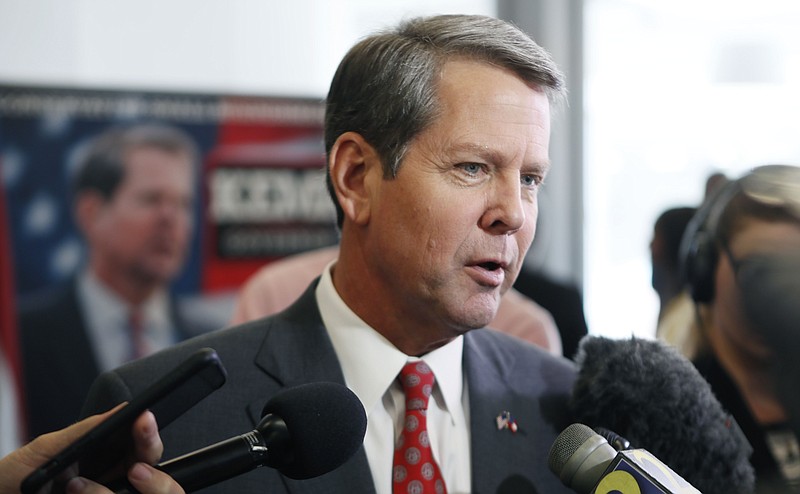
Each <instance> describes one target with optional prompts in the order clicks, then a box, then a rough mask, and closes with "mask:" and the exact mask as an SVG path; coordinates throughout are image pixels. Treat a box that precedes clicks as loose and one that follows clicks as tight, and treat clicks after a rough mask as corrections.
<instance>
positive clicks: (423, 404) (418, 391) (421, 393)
mask: <svg viewBox="0 0 800 494" xmlns="http://www.w3.org/2000/svg"><path fill="white" fill-rule="evenodd" d="M434 381H435V378H434V377H433V372H432V371H431V368H430V367H428V364H426V363H425V362H423V361H421V360H419V361H417V362H409V363H407V364H406V365H405V366H403V370H401V371H400V383H401V384H402V385H403V392H405V395H406V410H427V409H428V398H430V396H431V391H433V383H434Z"/></svg>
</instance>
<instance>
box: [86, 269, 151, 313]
mask: <svg viewBox="0 0 800 494" xmlns="http://www.w3.org/2000/svg"><path fill="white" fill-rule="evenodd" d="M89 271H90V272H91V273H92V275H93V276H94V277H95V279H97V281H99V282H100V283H102V284H103V286H104V287H106V288H107V289H108V290H110V291H112V292H113V293H114V294H115V295H116V296H117V297H119V298H120V299H122V300H124V301H125V302H127V303H128V304H130V305H131V306H139V305H142V304H143V303H144V302H145V301H146V300H147V299H148V298H150V297H151V296H152V295H153V293H155V291H156V290H157V289H158V286H157V285H156V284H154V283H143V282H141V281H140V280H136V279H135V278H133V277H131V276H126V275H124V274H123V273H119V272H113V271H111V270H108V269H98V268H97V267H96V266H95V265H91V264H90V266H89Z"/></svg>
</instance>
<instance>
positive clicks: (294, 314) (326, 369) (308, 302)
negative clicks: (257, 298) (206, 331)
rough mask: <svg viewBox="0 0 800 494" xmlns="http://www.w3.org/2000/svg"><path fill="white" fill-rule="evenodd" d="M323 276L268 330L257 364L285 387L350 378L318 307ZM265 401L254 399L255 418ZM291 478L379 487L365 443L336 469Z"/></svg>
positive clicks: (306, 492)
mask: <svg viewBox="0 0 800 494" xmlns="http://www.w3.org/2000/svg"><path fill="white" fill-rule="evenodd" d="M317 282H318V280H317V281H315V282H314V283H312V284H311V286H310V287H309V288H308V289H307V290H306V292H305V293H304V294H303V295H302V296H301V297H300V299H298V301H297V302H295V303H294V304H293V305H292V306H291V307H289V308H288V309H286V311H284V312H283V313H281V314H279V315H278V316H276V317H274V318H273V319H272V327H270V329H269V330H268V331H267V332H266V337H265V338H264V340H263V343H262V345H261V349H260V350H259V352H258V355H257V356H256V361H255V365H256V366H257V367H258V368H259V369H261V371H263V372H264V373H266V374H267V375H269V376H270V377H271V378H272V379H274V380H275V381H276V382H277V383H278V384H279V386H280V387H281V388H288V387H293V386H297V385H300V384H305V383H311V382H320V381H326V382H335V383H339V384H342V385H344V384H345V382H344V375H343V374H342V369H341V366H340V365H339V360H338V358H337V357H336V353H335V352H334V350H333V345H332V343H331V341H330V338H329V336H328V332H327V330H326V329H325V326H324V325H323V324H322V318H321V316H320V314H319V308H318V307H317V303H316V297H315V295H314V292H315V289H316V286H317ZM262 404H263V402H260V401H254V402H252V403H250V404H248V411H249V413H250V415H251V417H253V419H254V421H255V420H257V419H258V418H259V417H260V414H261V409H260V408H259V407H260V406H261V405H262ZM254 424H255V422H254ZM285 482H286V486H287V489H288V490H289V492H291V493H293V494H316V493H319V492H329V493H338V492H341V493H351V492H358V493H365V494H368V493H373V492H374V485H373V481H372V474H371V473H370V469H369V463H368V461H367V456H366V454H365V452H364V448H363V447H362V448H361V449H359V451H357V452H356V454H355V455H354V456H353V457H352V458H351V459H350V460H348V461H347V462H346V463H345V464H344V465H342V466H341V467H339V468H338V469H336V470H334V471H332V472H330V473H327V474H325V475H322V476H320V477H317V478H314V479H309V480H304V481H294V480H291V479H285Z"/></svg>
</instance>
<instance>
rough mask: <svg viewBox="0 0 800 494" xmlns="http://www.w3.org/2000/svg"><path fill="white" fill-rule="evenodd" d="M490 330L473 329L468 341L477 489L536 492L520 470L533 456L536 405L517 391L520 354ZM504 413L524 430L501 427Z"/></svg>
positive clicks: (485, 493) (476, 493)
mask: <svg viewBox="0 0 800 494" xmlns="http://www.w3.org/2000/svg"><path fill="white" fill-rule="evenodd" d="M486 331H488V330H475V331H470V332H469V333H467V335H466V336H465V345H464V366H465V372H466V375H467V383H468V386H469V406H470V432H471V436H472V446H471V448H472V451H471V455H472V493H473V494H495V493H498V492H514V493H515V494H525V493H529V492H531V493H533V492H536V490H535V489H534V488H533V485H532V484H530V482H529V481H527V480H526V479H524V478H522V477H520V476H519V475H518V474H517V473H516V472H518V471H520V467H519V465H520V463H522V464H523V465H524V464H525V462H526V461H529V458H532V453H531V452H530V448H531V444H532V442H533V438H532V437H531V435H532V434H531V431H529V430H527V429H526V428H525V425H526V424H525V422H526V420H525V419H526V418H530V417H531V414H530V413H529V411H528V409H529V408H530V406H531V403H530V400H525V399H524V396H522V395H521V394H520V393H519V392H518V391H517V390H515V386H514V382H513V378H512V377H511V376H512V369H513V367H514V365H515V356H514V355H513V354H511V353H509V352H507V351H503V350H502V349H501V348H500V347H499V346H497V345H496V340H494V339H492V338H487V337H486V336H487V333H486ZM526 401H527V403H526ZM504 411H507V412H510V413H511V414H512V416H513V417H515V418H519V419H520V420H519V431H518V432H512V431H511V430H510V429H508V428H498V425H497V417H498V416H500V414H501V413H503V412H504ZM522 471H524V468H523V470H522Z"/></svg>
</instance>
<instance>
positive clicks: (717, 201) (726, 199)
mask: <svg viewBox="0 0 800 494" xmlns="http://www.w3.org/2000/svg"><path fill="white" fill-rule="evenodd" d="M740 193H742V194H746V195H747V196H748V197H750V198H751V199H753V200H755V201H757V202H760V203H762V204H766V205H772V206H776V207H777V206H782V207H786V208H787V209H789V210H790V211H792V212H793V213H794V215H795V216H796V217H797V218H800V167H796V166H789V165H764V166H760V167H757V168H754V169H752V170H751V171H749V172H748V173H746V174H745V175H743V176H742V177H740V178H739V179H737V180H733V181H731V182H728V183H726V184H725V185H723V186H722V187H721V188H720V189H719V190H717V191H716V192H715V193H714V194H713V195H712V196H711V197H710V198H709V199H708V200H707V201H706V202H705V203H704V204H703V205H702V206H700V209H698V211H697V213H695V215H694V217H693V218H692V220H691V221H690V222H689V224H688V225H687V226H686V232H685V233H684V235H683V239H682V240H681V247H680V259H681V270H682V273H683V277H684V280H685V282H686V284H687V287H688V288H689V293H690V294H691V296H692V299H693V300H694V301H695V302H700V303H708V302H710V301H711V300H712V299H713V298H714V273H715V271H716V268H717V261H718V256H719V254H718V250H717V227H718V224H719V219H720V217H721V216H722V213H723V212H724V211H725V209H726V208H727V207H728V204H730V202H731V201H732V200H733V198H734V197H736V196H737V195H738V194H740Z"/></svg>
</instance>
